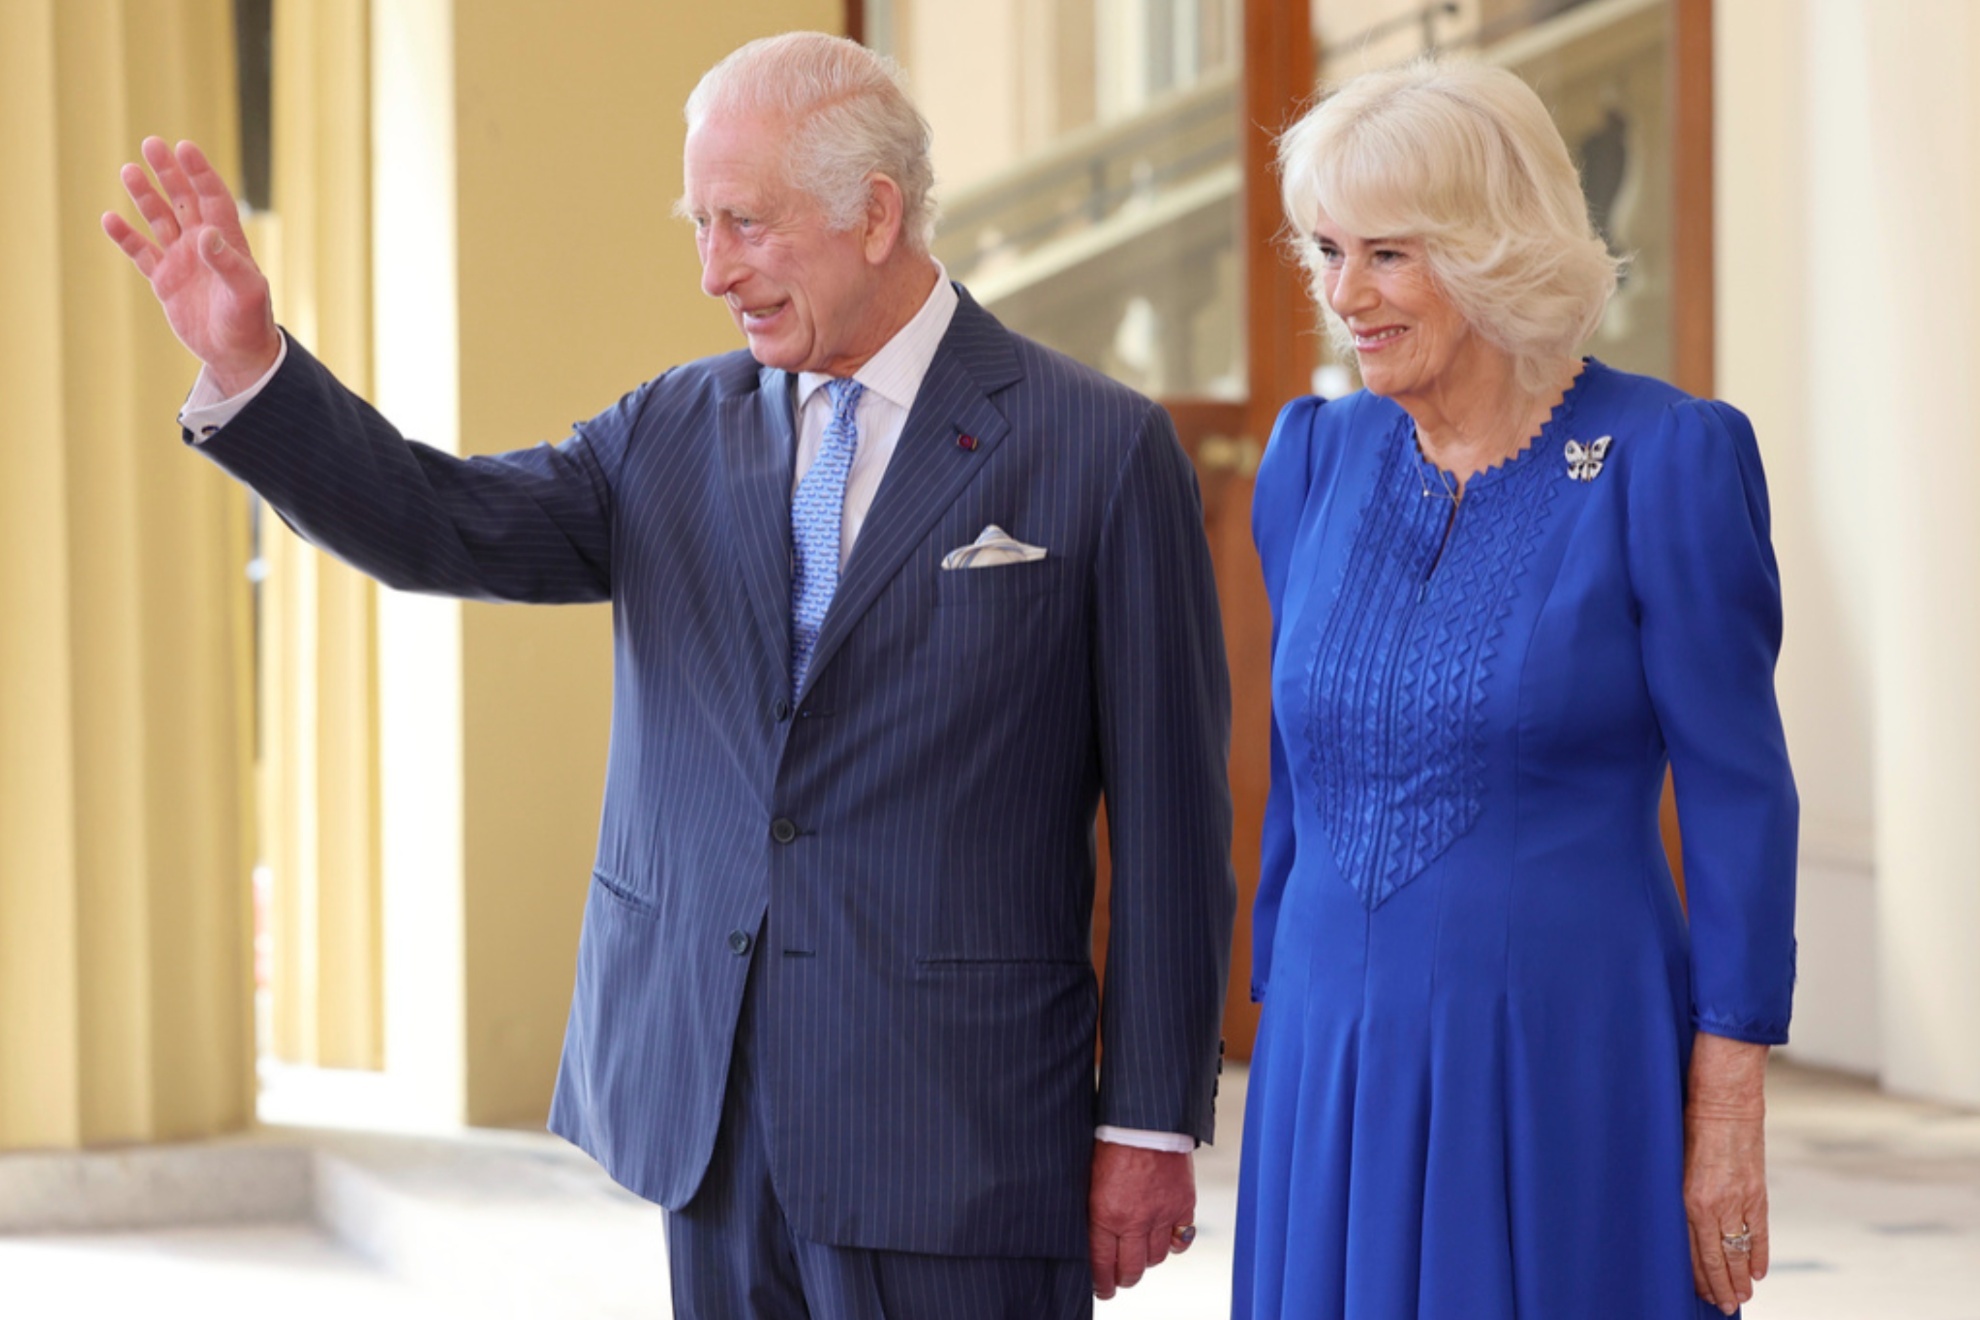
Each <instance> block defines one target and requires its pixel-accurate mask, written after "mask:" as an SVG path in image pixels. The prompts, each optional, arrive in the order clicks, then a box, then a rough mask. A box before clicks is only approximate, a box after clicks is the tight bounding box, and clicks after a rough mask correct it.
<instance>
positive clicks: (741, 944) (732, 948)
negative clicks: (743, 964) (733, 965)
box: [729, 930, 749, 958]
mask: <svg viewBox="0 0 1980 1320" xmlns="http://www.w3.org/2000/svg"><path fill="white" fill-rule="evenodd" d="M729 952H731V953H733V954H735V955H736V957H738V958H740V957H742V956H743V955H744V954H745V953H748V952H749V936H748V935H747V934H745V933H744V932H742V931H739V930H732V931H730V932H729Z"/></svg>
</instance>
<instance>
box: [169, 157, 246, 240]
mask: <svg viewBox="0 0 1980 1320" xmlns="http://www.w3.org/2000/svg"><path fill="white" fill-rule="evenodd" d="M178 161H179V167H180V168H181V169H183V170H184V171H185V176H186V179H187V181H188V182H189V183H191V184H192V189H193V192H194V193H195V194H197V195H198V197H199V210H200V216H201V218H203V219H204V220H205V221H206V223H207V224H210V225H218V226H219V227H220V229H221V231H222V232H223V233H225V234H226V235H227V241H228V242H229V243H232V244H235V245H236V246H240V247H245V246H246V241H245V240H244V239H242V238H240V237H238V236H239V235H240V234H241V211H240V207H239V206H238V205H237V204H236V203H235V201H234V193H233V190H232V189H230V188H229V187H227V181H226V180H225V179H223V178H221V177H220V171H218V170H216V169H214V168H213V163H212V162H211V161H209V160H207V158H206V153H205V152H203V151H201V150H200V149H199V144H198V143H196V142H181V143H180V144H179V147H178Z"/></svg>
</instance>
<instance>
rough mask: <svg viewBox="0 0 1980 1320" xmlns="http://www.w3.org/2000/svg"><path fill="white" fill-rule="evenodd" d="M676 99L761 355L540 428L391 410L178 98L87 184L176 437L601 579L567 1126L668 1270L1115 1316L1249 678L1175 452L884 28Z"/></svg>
mask: <svg viewBox="0 0 1980 1320" xmlns="http://www.w3.org/2000/svg"><path fill="white" fill-rule="evenodd" d="M687 119H688V136H687V148H686V170H685V181H686V187H685V191H684V195H683V197H682V199H681V203H680V208H679V209H680V211H681V212H682V214H683V215H685V216H686V217H687V218H688V219H689V220H691V221H692V222H693V225H694V230H695V243H696V246H697V248H698V250H699V252H700V255H701V262H702V271H703V274H702V289H703V291H704V292H705V293H707V294H709V295H710V296H712V297H717V298H721V299H722V300H724V301H725V302H726V303H727V304H728V306H729V309H730V311H731V313H732V314H733V315H734V317H735V320H736V324H737V325H738V326H739V327H740V328H741V330H742V332H743V335H744V337H745V338H746V339H747V340H748V344H749V349H748V352H747V353H742V352H736V353H730V354H726V355H723V356H720V357H714V358H709V359H707V360H704V361H700V362H695V363H690V364H688V365H685V366H681V367H677V368H675V369H673V370H671V371H668V372H666V373H665V374H663V375H661V376H659V377H657V378H656V379H654V380H651V381H649V382H647V383H646V384H644V385H642V386H640V387H639V388H637V389H635V390H634V391H633V392H632V393H630V394H628V395H627V396H626V397H625V398H624V399H622V400H621V401H620V402H619V403H618V404H617V405H616V406H615V407H613V408H611V409H610V410H609V411H607V412H605V413H603V414H601V415H599V416H598V417H595V418H593V419H592V420H591V421H589V422H586V423H583V424H581V425H580V426H578V427H577V428H576V429H575V431H574V433H573V434H572V435H571V436H570V437H569V438H568V439H566V440H565V441H563V442H562V443H561V444H558V445H556V446H554V447H551V446H540V447H538V448H535V449H530V450H524V451H519V452H516V453H511V454H503V455H499V456H495V457H486V458H472V459H466V460H462V459H457V458H453V457H450V456H447V455H445V454H441V453H438V452H436V451H434V450H432V449H428V448H426V447H424V446H421V445H418V444H416V443H413V442H410V441H407V440H405V439H404V438H402V437H401V436H400V435H399V434H398V432H397V431H395V430H394V429H393V428H392V427H391V425H390V424H389V423H387V422H386V421H385V420H384V419H383V418H382V417H380V416H378V415H377V414H376V413H374V412H373V411H371V410H370V409H369V408H368V407H367V406H366V405H365V404H364V402H363V401H362V400H360V399H358V398H356V397H354V396H353V395H352V394H350V393H349V392H348V391H346V390H345V389H344V388H343V387H342V386H340V385H339V384H338V383H337V382H336V381H335V380H334V379H333V378H332V377H331V376H330V375H329V374H328V373H327V372H326V371H325V370H324V369H323V368H322V367H321V366H320V365H318V364H317V363H316V362H315V361H314V360H313V359H312V358H311V357H310V356H309V354H308V352H307V351H305V350H304V348H303V347H302V346H301V345H300V344H297V343H295V342H294V341H293V340H290V339H287V338H285V337H284V336H283V335H282V333H281V332H280V331H279V330H278V329H277V328H276V326H275V322H274V320H273V317H272V314H271V311H270V307H269V294H268V286H267V283H266V282H265V281H264V280H263V278H262V277H261V275H260V273H259V272H258V270H257V269H256V268H255V266H254V264H253V262H252V261H251V259H250V257H249V255H248V251H247V247H246V244H245V242H244V241H243V238H242V234H241V229H240V225H239V222H238V219H237V216H236V212H235V207H234V203H233V200H232V198H231V196H230V195H229V194H228V192H227V189H226V188H225V186H224V185H223V184H222V182H221V181H220V179H219V178H218V177H217V175H216V174H215V173H214V171H213V170H212V168H211V167H210V166H209V165H208V164H207V162H206V160H205V158H204V157H203V156H202V155H201V154H200V152H199V151H198V149H197V148H195V147H193V146H192V145H190V144H181V145H180V146H179V147H178V148H176V149H173V148H169V147H167V146H166V145H165V144H164V143H163V142H160V141H158V140H157V139H151V140H148V141H147V142H146V143H145V144H144V156H145V159H146V161H147V162H149V164H150V165H151V167H152V170H153V171H154V172H155V173H156V176H157V183H156V185H154V184H153V183H152V182H151V181H150V179H149V177H148V176H147V175H146V172H145V171H144V170H143V169H141V168H140V167H138V166H136V165H130V166H127V167H126V168H125V170H124V176H123V177H124V183H125V185H126V187H127V188H128V190H129V191H130V194H131V197H132V199H133V200H134V201H135V202H136V204H137V208H138V211H139V213H140V214H141V215H142V216H143V218H144V220H145V222H146V223H147V225H148V227H149V229H150V231H151V232H150V237H148V238H147V237H146V236H144V235H143V234H141V233H139V232H138V231H136V230H134V229H133V228H132V227H131V226H130V225H129V224H127V223H126V222H125V221H123V220H122V219H120V218H119V217H117V216H115V215H108V216H105V217H104V228H105V230H106V232H107V233H108V234H109V235H110V237H111V238H112V239H113V240H114V241H115V242H116V243H117V244H118V246H119V247H121V248H122V249H123V250H124V251H125V252H126V253H127V254H128V255H129V256H130V257H131V259H132V260H133V262H134V263H135V264H136V266H137V268H138V270H139V271H140V272H142V273H143V274H144V275H145V276H146V277H147V278H148V279H149V280H150V282H151V284H152V287H153V289H154V290H155V291H156V293H157V295H158V298H159V300H160V302H161V303H162V304H163V305H164V308H165V313H166V316H167V318H168V319H169V320H170V322H171V324H172V328H173V330H174V331H175V332H176V333H177V334H178V336H179V338H180V339H181V340H182V341H183V342H184V343H185V345H186V346H187V347H188V348H189V349H191V350H192V352H193V353H194V354H195V355H197V356H198V357H199V358H200V359H201V360H202V362H203V363H204V364H205V367H204V371H203V372H202V374H201V378H200V380H199V382H198V383H197V384H196V386H195V388H194V391H193V395H192V398H191V399H190V400H189V401H188V404H187V408H186V411H185V413H184V414H183V416H182V421H183V422H184V424H185V426H186V428H187V431H188V435H189V438H191V439H192V440H194V441H195V443H197V444H199V446H200V448H201V449H202V451H203V452H204V453H205V454H206V456H207V457H209V458H211V459H212V460H213V461H215V462H217V463H219V464H220V465H221V466H222V467H224V468H225V469H226V470H227V471H229V472H231V473H233V474H234V475H236V476H237V477H239V478H240V479H241V480H243V481H245V482H247V483H248V484H250V485H252V486H253V487H254V488H255V489H256V490H258V491H259V492H261V494H262V495H263V496H264V497H265V498H267V500H268V501H269V502H270V503H271V504H273V505H274V506H275V507H276V508H277V509H279V510H280V511H281V513H282V515H283V517H284V518H285V519H286V520H287V521H288V522H289V523H290V524H291V525H292V526H294V527H295V528H296V529H297V530H298V531H300V532H301V533H302V534H303V535H304V536H306V537H308V538H310V539H311V540H312V541H314V542H316V543H317V544H319V545H322V546H324V547H325V548H327V549H329V550H331V551H333V552H334V553H336V554H337V555H339V556H340V557H342V558H344V559H345V560H347V561H349V562H350V563H352V564H355V565H357V566H358V567H360V568H362V569H363V570H365V571H367V572H369V573H372V574H374V575H375V576H377V577H378V578H379V579H380V580H381V581H384V582H386V583H388V584H390V585H392V586H395V587H399V588H403V589H409V590H418V591H431V592H442V593H447V594H451V595H457V596H466V597H473V598H477V599H490V600H516V601H598V600H609V601H611V602H612V605H613V610H614V619H615V625H614V636H615V678H614V683H615V686H614V692H615V704H614V714H613V728H612V740H611V759H610V763H609V765H608V771H607V778H606V789H605V809H604V818H603V823H602V827H601V836H600V839H599V845H598V856H597V862H596V866H595V869H594V871H593V874H592V878H591V888H590V895H589V899H588V903H587V906H586V911H585V919H584V929H583V936H582V942H581V945H580V949H579V956H578V976H577V986H576V990H575V993H574V997H573V1003H572V1006H571V1018H570V1026H569V1031H568V1034H567V1037H566V1044H565V1050H564V1058H563V1065H562V1069H561V1072H560V1076H559V1081H558V1086H557V1094H556V1099H555V1101H554V1104H553V1107H552V1112H551V1126H552V1128H553V1129H554V1130H556V1131H557V1132H559V1133H561V1134H563V1135H564V1136H566V1137H568V1138H569V1139H570V1140H572V1141H574V1142H576V1143H577V1144H578V1145H580V1146H582V1147H583V1148H584V1149H585V1150H587V1151H589V1152H590V1153H591V1154H592V1155H594V1156H595V1157H596V1158H597V1159H598V1160H599V1161H600V1162H601V1163H602V1164H603V1165H604V1166H605V1168H606V1169H607V1170H608V1171H609V1172H610V1173H611V1174H612V1176H613V1177H614V1178H616V1179H618V1180H619V1181H620V1182H622V1183H623V1184H624V1185H626V1186H627V1187H629V1188H631V1189H632V1190H634V1191H635V1192H638V1193H639V1194H641V1195H642V1196H646V1197H649V1198H651V1199H653V1200H655V1201H658V1202H660V1203H662V1204H663V1205H665V1206H667V1207H668V1209H669V1211H670V1212H671V1213H670V1214H669V1217H668V1247H669V1256H670V1261H671V1269H672V1273H673V1287H674V1296H675V1304H676V1311H677V1314H679V1315H681V1316H683V1317H721V1318H723V1320H736V1318H740V1317H783V1316H805V1315H815V1316H821V1317H822V1316H833V1317H875V1318H877V1317H883V1316H884V1317H895V1318H900V1317H910V1318H912V1320H941V1318H945V1317H954V1318H955V1320H971V1318H974V1317H1007V1318H1009V1320H1018V1318H1019V1317H1022V1318H1023V1320H1038V1318H1039V1317H1047V1318H1050V1317H1060V1316H1068V1317H1069V1316H1078V1315H1088V1314H1090V1312H1091V1308H1092V1296H1093V1294H1094V1293H1095V1292H1098V1293H1099V1294H1100V1295H1102V1296H1107V1295H1110V1294H1111V1293H1112V1292H1113V1290H1114V1289H1115V1287H1117V1286H1127V1285H1131V1284H1133V1283H1134V1282H1135V1281H1136V1280H1137V1279H1138V1278H1139V1277H1140V1275H1141V1274H1142V1272H1143V1270H1144V1269H1145V1268H1147V1267H1148V1266H1150V1265H1152V1264H1155V1263H1157V1262H1159V1261H1160V1260H1161V1259H1162V1258H1163V1256H1164V1255H1165V1254H1166V1253H1167V1252H1169V1251H1171V1250H1176V1249H1179V1248H1180V1247H1182V1246H1186V1245H1187V1243H1188V1240H1189V1237H1190V1235H1191V1234H1192V1233H1193V1231H1194V1230H1193V1228H1192V1227H1191V1222H1190V1221H1191V1215H1192V1210H1193V1206H1194V1199H1195V1196H1194V1185H1193V1176H1192V1172H1191V1164H1190V1155H1189V1153H1188V1152H1189V1151H1190V1149H1191V1148H1192V1146H1193V1145H1194V1143H1195V1142H1196V1141H1199V1140H1207V1139H1209V1137H1210V1135H1211V1128H1212V1097H1213V1094H1214V1091H1215V1074H1216V1070H1217V1064H1218V1044H1217V1035H1218V1022H1219V1016H1220V1008H1221V1003H1222V997H1223V986H1224V974H1225V960H1226V957H1227V948H1228V941H1229V933H1230V922H1231V915H1232V906H1233V901H1234V899H1233V887H1232V884H1231V877H1230V869H1229V861H1228V849H1229V834H1230V804H1229V795H1228V789H1227V787H1226V783H1225V778H1224V761H1225V756H1226V744H1227V736H1228V718H1229V717H1228V688H1227V679H1226V675H1225V669H1224V659H1223V651H1222V642H1221V632H1220V629H1219V624H1218V618H1217V608H1216V601H1215V597H1214V591H1213V585H1212V578H1211V571H1210V564H1209V560H1208V555H1207V551H1206V548H1205V545H1204V540H1203V535H1202V528H1201V514H1200V510H1199V506H1198V502H1197V497H1196V492H1195V486H1194V482H1193V478H1192V475H1191V471H1190V467H1189V463H1188V461H1187V459H1186V458H1185V457H1184V455H1183V454H1182V452H1181V450H1180V449H1179V447H1178V445H1177V444H1176V440H1175V434H1174V431H1173V429H1172V427H1171V426H1170V423H1169V421H1168V419H1167V417H1166V416H1165V415H1164V414H1163V412H1162V411H1161V409H1159V408H1157V407H1156V406H1155V405H1154V404H1152V403H1150V402H1149V401H1148V400H1147V399H1144V398H1141V397H1139V396H1137V395H1135V394H1133V393H1131V392H1129V391H1128V390H1126V389H1123V388H1121V387H1120V386H1118V385H1115V384H1113V383H1110V382H1109V381H1107V380H1105V379H1103V378H1101V377H1100V376H1098V375H1096V374H1094V373H1093V372H1091V371H1088V370H1086V369H1085V368H1083V367H1080V366H1078V365H1076V364H1074V363H1072V362H1069V361H1067V360H1066V359H1064V358H1061V357H1059V356H1057V355H1055V354H1053V353H1051V352H1049V351H1047V350H1045V349H1043V348H1041V347H1039V346H1038V345H1036V344H1033V343H1030V342H1029V341H1027V340H1024V339H1022V338H1020V337H1018V336H1016V335H1013V334H1011V333H1010V332H1008V331H1006V330H1005V329H1004V328H1003V327H1002V326H1000V325H998V324H997V322H996V321H995V320H994V319H993V318H992V317H991V316H990V315H989V314H988V313H986V312H985V311H983V310H982V309H981V308H980V307H978V306H977V305H976V304H975V303H974V302H973V301H971V299H970V297H969V295H968V294H967V293H966V292H964V291H963V290H961V289H960V288H958V287H957V286H955V285H952V284H951V283H950V282H949V281H948V280H947V279H946V278H945V277H944V276H943V272H942V269H941V267H940V265H939V264H938V263H937V262H936V261H935V260H934V259H933V258H932V257H931V256H930V254H929V251H928V239H929V231H930V229H931V227H932V225H931V211H932V207H931V202H930V198H929V190H930V186H931V184H932V172H931V170H930V167H929V163H928V129H927V125H926V123H925V122H924V121H923V120H922V119H921V117H920V115H919V114H918V113H917V112H916V111H915V110H914V108H913V106H912V105H911V104H910V103H909V102H908V100H907V98H906V96H905V95H904V94H903V92H902V91H901V90H900V87H899V85H898V81H897V77H896V75H895V74H894V72H893V70H892V68H891V66H889V65H888V64H886V63H885V62H884V61H882V60H881V59H879V58H878V57H876V56H874V55H872V54H871V53H869V52H867V51H865V50H864V49H862V48H861V47H859V46H857V45H855V44H853V43H851V42H848V41H844V40H841V39H839V38H834V37H826V36H821V35H817V34H795V35H789V36H784V37H778V38H773V39H770V40H766V41H761V42H756V43H753V44H751V45H749V46H745V47H743V48H742V49H741V50H738V51H737V52H735V53H734V54H733V55H731V56H730V57H729V58H727V59H726V60H724V61H723V62H722V63H721V64H719V65H718V66H716V68H715V69H714V70H712V71H711V72H710V73H709V74H708V75H707V76H706V77H705V78H704V79H703V80H702V82H701V84H700V86H698V87H697V88H696V89H695V91H694V94H693V96H692V97H691V98H690V99H689V102H688V107H687ZM1103 795H1104V797H1105V799H1106V802H1107V806H1108V820H1109V827H1110V836H1111V841H1112V854H1113V883H1112V908H1111V913H1112V924H1111V935H1110V939H1109V945H1108V957H1107V963H1106V970H1107V985H1106V995H1105V1002H1104V1006H1102V1005H1101V1004H1100V1002H1099V997H1098V995H1097V994H1096V986H1095V979H1094V972H1093V967H1092V962H1091V958H1090V956H1089V944H1090V935H1089V930H1090V919H1091V915H1092V905H1093V896H1094V844H1093V829H1094V817H1095V810H1096V806H1097V804H1098V802H1099V801H1100V799H1101V798H1102V796H1103ZM1096 1030H1097V1031H1098V1033H1099V1035H1100V1037H1101V1038H1102V1039H1103V1040H1104V1044H1105V1048H1104V1053H1103V1056H1102V1062H1101V1066H1100V1069H1099V1073H1098V1078H1097V1084H1096V1075H1095V1071H1094V1049H1095V1037H1096Z"/></svg>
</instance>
